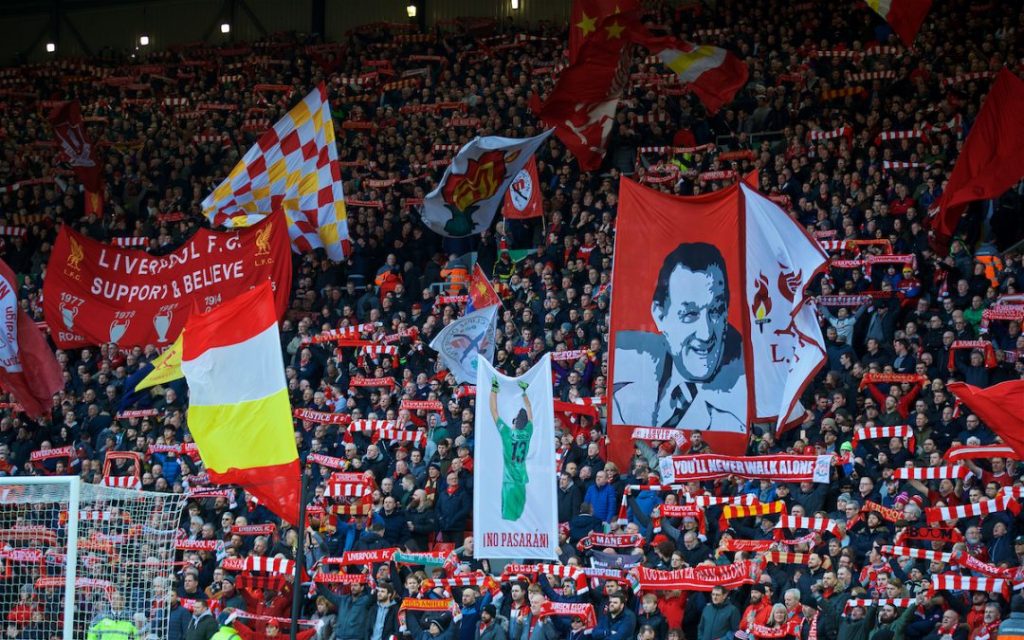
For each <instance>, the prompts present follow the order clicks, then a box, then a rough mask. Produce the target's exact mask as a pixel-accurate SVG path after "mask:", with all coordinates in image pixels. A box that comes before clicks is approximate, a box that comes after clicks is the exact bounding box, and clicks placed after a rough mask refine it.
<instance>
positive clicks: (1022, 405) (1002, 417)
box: [947, 380, 1024, 456]
mask: <svg viewBox="0 0 1024 640" xmlns="http://www.w3.org/2000/svg"><path fill="white" fill-rule="evenodd" d="M947 386H948V387H949V390H950V391H952V392H953V394H954V395H956V397H958V398H960V400H961V401H963V403H964V404H965V405H967V408H968V409H970V410H971V411H972V412H973V413H974V414H975V415H977V416H978V417H979V418H981V420H982V422H984V423H985V424H986V425H988V427H989V428H990V429H992V431H994V432H995V433H996V435H998V436H999V437H1000V438H1002V439H1003V442H1004V443H1005V444H1006V445H1008V446H1010V447H1012V448H1013V450H1014V451H1016V452H1017V453H1018V454H1019V455H1021V456H1024V380H1011V381H1009V382H1003V383H1000V384H997V385H994V386H991V387H988V388H986V389H981V388H979V387H975V386H971V385H969V384H967V383H965V382H951V383H949V384H948V385H947Z"/></svg>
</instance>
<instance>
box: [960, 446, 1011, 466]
mask: <svg viewBox="0 0 1024 640" xmlns="http://www.w3.org/2000/svg"><path fill="white" fill-rule="evenodd" d="M985 458H1010V459H1011V460H1018V459H1020V456H1019V455H1018V454H1017V452H1016V451H1014V450H1013V447H1008V446H1006V445H1003V444H990V445H979V446H969V445H957V446H955V447H950V448H949V450H948V451H947V452H946V455H945V459H946V460H948V461H949V462H960V461H961V460H978V459H985Z"/></svg>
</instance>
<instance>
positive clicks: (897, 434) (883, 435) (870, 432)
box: [851, 424, 916, 453]
mask: <svg viewBox="0 0 1024 640" xmlns="http://www.w3.org/2000/svg"><path fill="white" fill-rule="evenodd" d="M890 438H903V439H904V440H906V441H907V451H909V452H910V453H914V446H915V444H916V443H915V441H914V428H913V427H911V426H910V425H908V424H904V425H899V426H895V427H861V428H860V429H857V430H856V431H855V432H854V433H853V442H852V443H851V444H853V447H854V449H856V448H857V444H858V443H859V442H860V441H861V440H878V439H885V440H888V439H890Z"/></svg>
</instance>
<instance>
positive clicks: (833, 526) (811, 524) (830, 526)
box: [775, 515, 843, 540]
mask: <svg viewBox="0 0 1024 640" xmlns="http://www.w3.org/2000/svg"><path fill="white" fill-rule="evenodd" d="M785 529H809V530H811V531H820V532H828V533H831V534H832V535H833V536H835V537H836V538H837V539H839V540H842V539H843V535H842V534H841V533H840V532H839V524H838V523H837V522H836V521H835V520H832V519H831V518H805V517H803V516H794V515H784V516H782V517H781V518H779V522H778V524H776V525H775V539H776V540H781V539H782V538H783V531H784V530H785Z"/></svg>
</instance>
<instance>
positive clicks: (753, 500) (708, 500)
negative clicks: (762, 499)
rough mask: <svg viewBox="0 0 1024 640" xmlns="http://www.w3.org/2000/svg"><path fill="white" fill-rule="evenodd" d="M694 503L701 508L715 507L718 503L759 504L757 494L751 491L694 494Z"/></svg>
mask: <svg viewBox="0 0 1024 640" xmlns="http://www.w3.org/2000/svg"><path fill="white" fill-rule="evenodd" d="M693 502H694V504H696V505H697V506H698V507H701V508H702V509H706V508H708V507H716V506H719V505H752V504H759V502H758V500H757V496H755V495H754V494H752V493H745V494H743V495H741V496H696V497H695V498H694V499H693Z"/></svg>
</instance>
